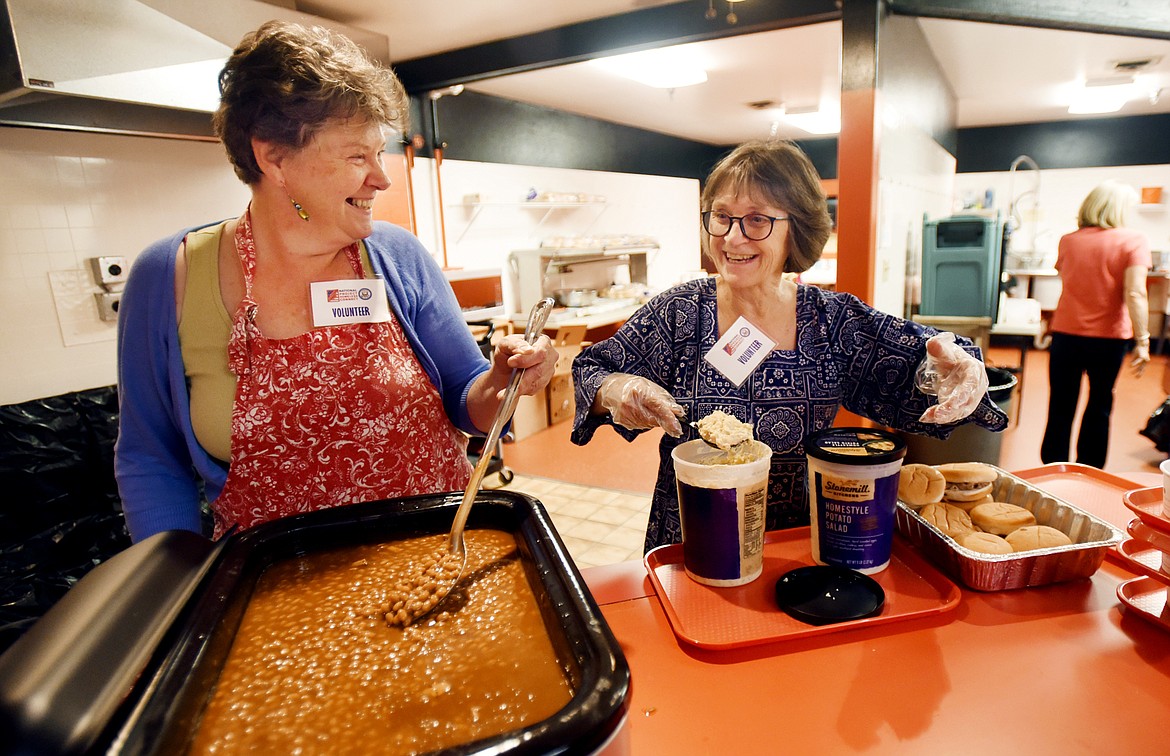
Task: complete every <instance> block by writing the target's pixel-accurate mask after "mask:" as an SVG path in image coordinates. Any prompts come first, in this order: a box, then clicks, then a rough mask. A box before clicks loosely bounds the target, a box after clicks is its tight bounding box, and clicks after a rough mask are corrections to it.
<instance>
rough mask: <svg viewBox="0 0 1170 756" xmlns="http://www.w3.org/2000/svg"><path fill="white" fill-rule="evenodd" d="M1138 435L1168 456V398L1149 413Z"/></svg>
mask: <svg viewBox="0 0 1170 756" xmlns="http://www.w3.org/2000/svg"><path fill="white" fill-rule="evenodd" d="M1138 433H1140V434H1142V435H1143V436H1145V437H1146V438H1148V439H1150V440H1151V441H1153V442H1154V448H1156V449H1157V450H1158V451H1160V452H1164V453H1168V454H1170V396H1168V397H1166V399H1165V401H1163V402H1162V403H1161V404H1159V405H1158V408H1157V409H1155V410H1154V411H1153V412H1151V413H1150V419H1149V420H1147V421H1146V427H1144V428H1142V429H1141V430H1140V431H1138Z"/></svg>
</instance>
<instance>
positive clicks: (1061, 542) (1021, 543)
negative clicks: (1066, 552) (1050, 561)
mask: <svg viewBox="0 0 1170 756" xmlns="http://www.w3.org/2000/svg"><path fill="white" fill-rule="evenodd" d="M1007 542H1008V544H1010V545H1011V547H1012V550H1013V551H1031V550H1032V549H1050V548H1052V547H1054V546H1068V545H1069V544H1071V543H1072V539H1071V538H1069V537H1068V536H1067V535H1065V534H1064V533H1062V532H1060V531H1059V530H1057V529H1056V528H1050V527H1048V526H1047V525H1030V526H1028V527H1024V528H1018V529H1016V530H1013V531H1012V532H1010V533H1008V534H1007Z"/></svg>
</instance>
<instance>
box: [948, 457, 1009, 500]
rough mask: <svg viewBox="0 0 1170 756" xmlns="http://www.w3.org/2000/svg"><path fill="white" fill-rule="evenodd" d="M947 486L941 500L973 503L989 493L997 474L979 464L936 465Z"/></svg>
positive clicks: (986, 466) (954, 463) (988, 466)
mask: <svg viewBox="0 0 1170 756" xmlns="http://www.w3.org/2000/svg"><path fill="white" fill-rule="evenodd" d="M936 467H937V469H938V471H939V472H941V473H942V474H943V478H945V479H946V481H947V485H946V488H945V489H944V490H943V498H944V499H945V500H947V501H974V500H975V499H982V498H983V497H984V496H987V495H988V494H990V493H991V485H992V484H993V483H995V481H996V480H997V479H998V478H999V473H997V472H996V471H995V468H993V467H991V466H990V465H985V464H983V463H981V462H950V463H947V464H945V465H937V466H936Z"/></svg>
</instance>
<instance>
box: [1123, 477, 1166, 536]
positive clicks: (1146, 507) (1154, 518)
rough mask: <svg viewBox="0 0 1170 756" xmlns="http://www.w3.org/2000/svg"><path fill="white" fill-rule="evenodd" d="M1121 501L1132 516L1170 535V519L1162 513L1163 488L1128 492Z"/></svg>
mask: <svg viewBox="0 0 1170 756" xmlns="http://www.w3.org/2000/svg"><path fill="white" fill-rule="evenodd" d="M1121 501H1122V503H1123V504H1125V506H1126V508H1127V509H1129V511H1130V512H1131V514H1135V515H1137V516H1138V519H1139V520H1141V521H1142V522H1143V523H1145V524H1146V525H1148V526H1149V527H1151V528H1153V529H1154V530H1159V531H1161V532H1163V533H1168V534H1170V519H1167V517H1166V515H1165V514H1164V513H1163V512H1162V487H1161V486H1152V487H1150V488H1139V489H1137V490H1136V491H1127V492H1126V494H1125V495H1124V496H1122V497H1121Z"/></svg>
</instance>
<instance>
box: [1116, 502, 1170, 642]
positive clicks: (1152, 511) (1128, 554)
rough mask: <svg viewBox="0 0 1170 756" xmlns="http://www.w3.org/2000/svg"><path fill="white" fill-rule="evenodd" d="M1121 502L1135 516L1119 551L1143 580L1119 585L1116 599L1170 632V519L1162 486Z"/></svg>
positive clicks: (1128, 609)
mask: <svg viewBox="0 0 1170 756" xmlns="http://www.w3.org/2000/svg"><path fill="white" fill-rule="evenodd" d="M1121 499H1122V501H1123V502H1124V503H1125V506H1126V507H1128V508H1129V509H1130V511H1132V512H1133V513H1134V515H1135V517H1134V518H1133V519H1132V520H1130V523H1129V526H1128V527H1127V528H1126V530H1127V531H1128V532H1129V535H1130V538H1128V539H1126V540H1125V541H1122V542H1121V544H1119V545H1118V547H1117V552H1118V554H1119V555H1120V556H1121V557H1122V558H1123V559H1124V560H1125V561H1126V562H1127V563H1128V564H1129V565H1130V566H1131V567H1132V568H1133V569H1134V571H1136V572H1138V573H1139V574H1141V575H1142V577H1139V578H1135V579H1134V580H1129V581H1126V582H1124V583H1122V584H1121V585H1119V586H1118V587H1117V597H1118V598H1119V599H1121V603H1122V606H1123V607H1124V608H1125V609H1126V610H1127V611H1131V612H1133V613H1134V614H1137V615H1138V616H1140V617H1142V618H1144V619H1147V620H1150V621H1152V622H1154V623H1155V624H1157V625H1159V626H1160V627H1162V628H1164V629H1166V630H1170V596H1168V595H1167V594H1168V593H1170V517H1168V516H1167V514H1166V510H1165V509H1164V508H1163V504H1162V487H1161V486H1153V487H1151V488H1139V489H1137V490H1134V491H1127V492H1126V493H1125V494H1123V495H1122V497H1121Z"/></svg>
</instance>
